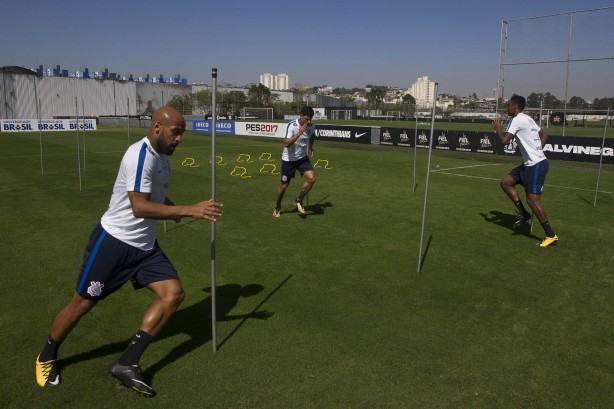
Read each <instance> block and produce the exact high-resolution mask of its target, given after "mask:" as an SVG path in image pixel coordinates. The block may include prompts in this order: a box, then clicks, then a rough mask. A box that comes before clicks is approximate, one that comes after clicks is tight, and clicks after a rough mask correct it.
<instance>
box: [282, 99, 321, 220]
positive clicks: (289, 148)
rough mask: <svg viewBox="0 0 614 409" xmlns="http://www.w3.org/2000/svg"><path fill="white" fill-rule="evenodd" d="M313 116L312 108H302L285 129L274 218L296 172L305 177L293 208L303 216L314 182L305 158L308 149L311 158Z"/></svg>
mask: <svg viewBox="0 0 614 409" xmlns="http://www.w3.org/2000/svg"><path fill="white" fill-rule="evenodd" d="M313 115H314V111H313V108H312V107H310V106H304V107H303V109H301V112H300V115H299V117H298V119H296V120H294V121H292V122H290V123H289V124H288V127H287V128H286V137H285V138H284V150H283V152H282V155H281V183H280V184H279V187H278V188H277V201H276V202H275V209H274V210H273V216H274V217H281V201H282V199H283V197H284V193H286V189H287V188H288V186H289V185H290V181H291V180H292V178H293V177H294V174H295V173H296V171H297V170H298V171H299V172H300V174H301V176H303V177H305V181H304V182H303V186H302V187H301V191H300V193H299V194H298V196H297V197H296V199H295V200H294V206H296V209H297V210H298V212H299V213H300V214H305V207H304V206H303V199H304V198H305V196H306V195H307V193H309V191H310V190H311V188H312V187H313V184H314V183H315V181H316V172H315V170H314V169H313V165H312V164H311V162H310V161H309V157H308V156H307V153H308V152H307V151H308V149H309V153H310V154H311V156H313V141H314V139H315V127H314V125H313V124H312V123H311V120H312V119H313ZM307 145H309V148H307Z"/></svg>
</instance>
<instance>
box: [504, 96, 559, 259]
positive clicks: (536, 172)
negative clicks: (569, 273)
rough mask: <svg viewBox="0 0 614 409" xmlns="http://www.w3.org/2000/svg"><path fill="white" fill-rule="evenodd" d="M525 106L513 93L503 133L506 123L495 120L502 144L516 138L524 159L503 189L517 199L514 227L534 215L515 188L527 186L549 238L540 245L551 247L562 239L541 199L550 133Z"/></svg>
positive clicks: (531, 201) (528, 194)
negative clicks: (526, 111) (535, 119)
mask: <svg viewBox="0 0 614 409" xmlns="http://www.w3.org/2000/svg"><path fill="white" fill-rule="evenodd" d="M525 106H526V100H525V99H524V97H521V96H520V95H515V94H514V95H512V97H511V98H510V100H509V101H508V102H507V113H508V114H509V115H510V116H511V117H512V119H511V120H510V121H509V123H508V124H507V129H506V130H505V132H503V124H502V123H501V121H500V120H499V119H495V120H494V121H493V122H492V124H493V128H495V131H496V132H497V136H498V137H499V140H500V141H501V143H502V144H504V145H507V144H508V143H510V141H511V140H512V139H513V138H516V142H517V143H518V147H519V148H520V153H522V160H523V163H522V164H521V165H520V166H518V167H516V168H514V169H512V171H511V172H510V173H509V174H508V175H507V176H505V177H504V178H503V179H502V180H501V188H502V189H503V191H504V192H505V193H506V194H507V196H508V197H509V198H510V199H511V200H512V202H514V205H515V206H516V209H517V211H518V217H517V218H516V221H515V222H514V228H516V227H518V226H520V225H521V224H522V223H524V222H525V221H527V220H529V219H530V218H531V214H530V213H529V212H527V210H526V209H525V207H524V206H523V205H522V201H521V200H520V197H519V195H518V191H517V190H516V185H517V184H521V185H524V189H525V192H526V197H527V203H528V204H529V206H530V207H531V210H533V213H534V214H535V216H536V217H537V220H539V222H540V223H541V225H542V227H543V229H544V232H545V233H546V237H545V238H544V240H543V241H542V242H541V243H540V244H539V245H540V247H548V246H550V245H551V244H554V243H556V242H557V241H558V240H559V238H558V237H557V235H556V234H554V231H553V230H552V227H550V223H548V216H547V215H546V210H545V209H544V207H543V206H542V204H541V201H540V198H541V194H542V190H543V188H544V182H545V181H546V175H547V174H548V159H547V158H546V155H545V154H544V151H543V150H542V148H543V146H544V144H545V143H546V141H547V140H548V135H546V133H545V132H544V131H542V130H541V128H540V127H539V126H537V124H536V123H535V121H534V120H533V118H531V117H530V116H528V115H526V114H524V113H523V112H522V111H523V110H524V107H525Z"/></svg>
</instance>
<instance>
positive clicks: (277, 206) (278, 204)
mask: <svg viewBox="0 0 614 409" xmlns="http://www.w3.org/2000/svg"><path fill="white" fill-rule="evenodd" d="M275 208H276V209H281V200H278V201H277V202H275Z"/></svg>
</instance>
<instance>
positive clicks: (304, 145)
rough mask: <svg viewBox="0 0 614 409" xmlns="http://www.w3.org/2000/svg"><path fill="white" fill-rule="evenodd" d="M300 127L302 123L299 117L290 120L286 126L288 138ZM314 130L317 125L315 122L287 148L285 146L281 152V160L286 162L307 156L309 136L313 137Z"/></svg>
mask: <svg viewBox="0 0 614 409" xmlns="http://www.w3.org/2000/svg"><path fill="white" fill-rule="evenodd" d="M299 128H300V125H299V123H298V119H295V120H294V121H292V122H290V123H289V124H288V126H287V127H286V138H292V136H293V135H296V134H297V133H298V130H299ZM314 132H315V126H314V125H313V123H310V124H309V125H308V126H307V128H306V129H305V131H304V132H303V134H302V135H301V136H299V138H298V139H297V140H296V142H294V143H293V144H292V145H290V146H288V147H287V148H286V147H284V150H283V152H282V153H281V160H284V161H286V162H288V161H295V160H299V159H302V158H304V157H305V156H307V150H308V149H309V138H311V135H313V133H314Z"/></svg>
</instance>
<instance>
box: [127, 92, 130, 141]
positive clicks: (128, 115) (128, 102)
mask: <svg viewBox="0 0 614 409" xmlns="http://www.w3.org/2000/svg"><path fill="white" fill-rule="evenodd" d="M126 110H127V112H126V118H128V146H130V97H128V101H127V102H126Z"/></svg>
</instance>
